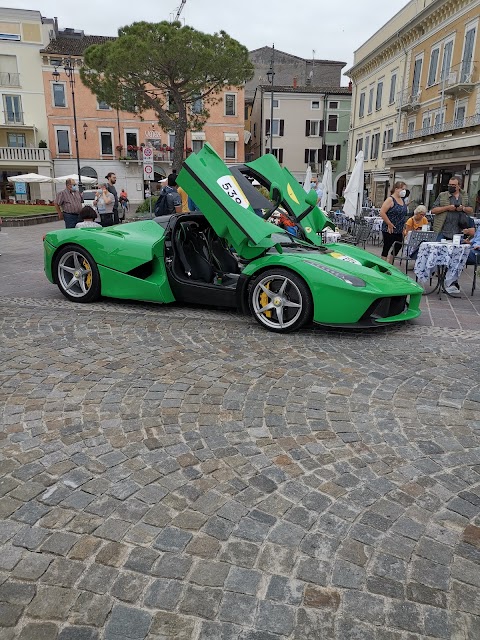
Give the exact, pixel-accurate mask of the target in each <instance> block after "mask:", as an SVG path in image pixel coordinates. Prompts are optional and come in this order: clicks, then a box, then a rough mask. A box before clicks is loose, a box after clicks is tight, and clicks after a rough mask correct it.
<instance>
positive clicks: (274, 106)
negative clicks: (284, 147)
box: [273, 98, 280, 151]
mask: <svg viewBox="0 0 480 640" xmlns="http://www.w3.org/2000/svg"><path fill="white" fill-rule="evenodd" d="M273 108H274V109H279V108H280V100H277V98H274V99H273ZM274 151H275V149H274Z"/></svg>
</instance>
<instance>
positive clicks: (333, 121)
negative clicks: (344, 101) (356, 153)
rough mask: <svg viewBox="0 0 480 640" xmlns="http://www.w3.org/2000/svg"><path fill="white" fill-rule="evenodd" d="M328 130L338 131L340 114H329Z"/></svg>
mask: <svg viewBox="0 0 480 640" xmlns="http://www.w3.org/2000/svg"><path fill="white" fill-rule="evenodd" d="M327 131H338V116H337V114H336V113H335V114H333V113H331V114H330V115H329V116H328V125H327Z"/></svg>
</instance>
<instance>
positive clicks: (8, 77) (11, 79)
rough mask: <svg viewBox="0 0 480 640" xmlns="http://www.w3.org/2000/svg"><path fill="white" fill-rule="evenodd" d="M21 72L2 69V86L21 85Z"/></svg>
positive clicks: (0, 77) (0, 81)
mask: <svg viewBox="0 0 480 640" xmlns="http://www.w3.org/2000/svg"><path fill="white" fill-rule="evenodd" d="M19 86H20V74H19V73H10V72H9V71H0V87H19Z"/></svg>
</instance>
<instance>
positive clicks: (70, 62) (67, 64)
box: [52, 58, 86, 192]
mask: <svg viewBox="0 0 480 640" xmlns="http://www.w3.org/2000/svg"><path fill="white" fill-rule="evenodd" d="M76 64H77V65H78V64H80V60H75V59H74V58H65V59H64V60H63V65H64V66H63V69H64V71H65V75H66V76H67V78H68V81H69V82H70V89H71V91H72V105H73V132H74V134H75V153H76V156H77V174H78V190H79V191H80V192H81V191H82V189H83V184H82V177H81V174H80V152H79V150H78V134H77V109H76V105H75V65H76ZM52 78H53V80H54V82H58V80H59V79H60V73H59V72H58V67H55V71H53V73H52ZM84 133H85V134H86V131H85V132H84ZM85 137H86V135H85Z"/></svg>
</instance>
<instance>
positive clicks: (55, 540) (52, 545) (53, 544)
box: [40, 531, 78, 556]
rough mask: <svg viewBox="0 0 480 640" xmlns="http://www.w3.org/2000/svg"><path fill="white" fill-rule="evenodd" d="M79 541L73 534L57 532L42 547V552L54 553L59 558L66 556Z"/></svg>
mask: <svg viewBox="0 0 480 640" xmlns="http://www.w3.org/2000/svg"><path fill="white" fill-rule="evenodd" d="M77 541H78V536H77V535H74V534H73V533H63V532H62V531H56V532H55V533H52V535H51V536H50V537H49V538H48V540H46V541H45V542H44V543H43V544H42V547H41V549H40V550H41V551H42V552H45V551H46V552H48V553H53V554H55V555H59V556H65V555H67V554H68V552H69V551H70V549H71V548H72V547H73V546H74V545H75V544H76V542H77Z"/></svg>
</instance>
